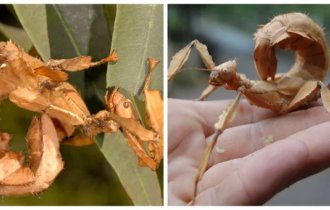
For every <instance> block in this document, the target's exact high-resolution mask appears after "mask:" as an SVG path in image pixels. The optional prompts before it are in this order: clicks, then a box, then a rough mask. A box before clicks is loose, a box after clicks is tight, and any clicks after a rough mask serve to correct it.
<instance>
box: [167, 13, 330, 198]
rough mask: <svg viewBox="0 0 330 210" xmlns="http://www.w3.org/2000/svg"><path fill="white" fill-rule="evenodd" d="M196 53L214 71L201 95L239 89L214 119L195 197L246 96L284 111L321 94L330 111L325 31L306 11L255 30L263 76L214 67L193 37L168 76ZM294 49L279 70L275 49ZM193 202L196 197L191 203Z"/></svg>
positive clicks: (230, 67) (225, 66) (229, 63)
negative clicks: (290, 59) (222, 136)
mask: <svg viewBox="0 0 330 210" xmlns="http://www.w3.org/2000/svg"><path fill="white" fill-rule="evenodd" d="M193 46H195V48H196V50H197V52H198V53H199V55H200V57H201V58H202V60H203V63H204V64H205V66H206V68H207V71H210V72H211V74H210V77H209V86H208V88H206V89H205V90H204V92H203V93H202V94H201V96H200V100H204V99H205V98H206V97H207V96H208V95H210V94H211V93H212V92H213V91H214V90H216V89H217V88H218V87H221V86H223V87H224V88H225V89H227V90H236V91H237V96H236V98H235V99H234V102H233V103H232V104H231V105H229V106H228V108H227V109H226V110H225V111H224V112H223V113H222V114H221V115H220V116H219V121H218V122H216V123H215V129H216V132H215V133H214V136H213V138H212V141H211V143H210V144H209V145H208V147H207V148H206V151H205V153H204V154H205V156H204V157H203V159H202V161H201V164H200V167H199V170H198V174H197V176H196V180H195V189H194V198H195V196H196V188H197V184H198V181H199V180H200V179H201V177H202V175H203V174H204V172H205V170H206V166H207V162H208V159H209V155H210V153H211V151H212V150H213V147H214V145H215V143H216V140H217V138H218V136H219V135H220V134H221V133H222V132H223V131H224V130H225V129H226V127H227V126H228V124H229V123H230V121H231V119H232V118H233V116H234V113H235V111H236V108H237V106H238V104H239V99H240V97H241V95H244V96H245V97H246V98H247V100H248V101H249V102H250V103H251V104H253V105H256V106H259V107H263V108H267V109H271V110H273V111H275V112H277V113H279V114H284V113H287V112H291V111H294V110H297V109H299V108H301V107H302V106H305V105H308V104H309V103H310V102H312V101H314V100H316V99H317V98H318V97H319V95H321V99H322V102H323V105H324V107H325V108H326V110H327V111H328V112H330V92H329V89H328V88H327V87H326V86H325V85H324V84H323V83H322V81H323V79H324V78H325V76H326V73H327V70H328V65H329V54H328V48H327V44H326V41H325V37H324V33H323V30H322V28H321V27H320V26H318V25H317V24H316V23H315V22H314V21H313V20H312V19H310V18H309V17H308V16H307V15H305V14H302V13H288V14H283V15H279V16H277V17H275V18H273V19H272V20H271V21H270V22H269V23H267V24H266V25H264V26H262V27H261V28H259V29H258V31H257V33H256V34H255V49H254V54H253V57H254V62H255V67H256V70H257V73H258V75H259V78H260V80H257V81H255V80H249V79H248V78H246V76H245V75H243V74H239V73H237V72H236V69H237V62H236V61H235V60H231V61H227V62H225V63H223V64H221V65H218V66H215V64H214V62H213V60H212V57H211V56H210V54H209V53H208V51H207V47H206V46H205V45H203V44H201V43H200V42H199V41H197V40H194V41H192V42H191V43H190V44H188V45H187V46H186V47H184V48H183V49H182V50H180V51H179V52H178V53H177V54H175V55H174V57H173V59H172V61H171V63H170V67H169V75H168V79H171V78H173V77H174V75H175V74H176V73H177V72H179V71H180V69H181V68H182V66H183V64H184V63H185V62H186V61H187V59H188V57H189V53H190V50H191V48H192V47H193ZM276 48H282V49H291V50H293V51H295V55H296V60H295V63H294V65H293V66H292V68H291V69H290V70H289V71H288V72H286V73H283V74H276V68H277V60H276V56H275V49H276ZM192 203H193V202H192Z"/></svg>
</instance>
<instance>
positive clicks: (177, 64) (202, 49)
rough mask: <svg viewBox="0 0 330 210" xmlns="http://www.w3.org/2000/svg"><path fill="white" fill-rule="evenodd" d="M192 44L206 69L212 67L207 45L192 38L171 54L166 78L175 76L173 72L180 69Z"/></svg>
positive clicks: (175, 72) (187, 56)
mask: <svg viewBox="0 0 330 210" xmlns="http://www.w3.org/2000/svg"><path fill="white" fill-rule="evenodd" d="M193 46H195V48H196V50H197V52H198V54H199V55H200V57H201V58H202V61H203V63H204V65H205V66H206V68H207V69H212V68H213V67H214V66H215V64H214V62H213V60H212V57H211V55H210V54H209V52H208V51H207V47H206V46H205V45H204V44H202V43H200V42H199V41H198V40H194V41H192V42H190V43H189V44H188V45H187V46H185V47H184V48H182V49H181V50H180V51H179V52H177V53H176V54H175V55H174V56H173V58H172V60H171V63H170V66H169V68H168V80H171V79H172V78H173V77H174V76H175V74H177V73H178V72H179V71H180V70H181V69H182V66H183V65H184V64H185V63H186V61H187V60H188V58H189V55H190V52H191V48H192V47H193Z"/></svg>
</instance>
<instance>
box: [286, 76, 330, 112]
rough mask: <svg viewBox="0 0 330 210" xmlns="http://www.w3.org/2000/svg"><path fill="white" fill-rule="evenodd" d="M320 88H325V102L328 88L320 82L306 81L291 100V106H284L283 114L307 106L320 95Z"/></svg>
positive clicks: (323, 96) (322, 89)
mask: <svg viewBox="0 0 330 210" xmlns="http://www.w3.org/2000/svg"><path fill="white" fill-rule="evenodd" d="M320 86H321V87H323V88H321V96H322V100H323V99H324V98H325V96H326V95H327V92H326V90H325V89H327V88H326V86H324V85H323V84H322V83H321V82H319V81H306V82H305V83H304V84H303V85H302V86H301V88H300V89H299V90H298V92H297V94H296V95H295V97H294V98H293V99H292V100H291V102H290V104H289V105H287V106H284V107H283V108H282V110H281V112H282V113H286V112H289V111H291V110H295V109H297V108H299V107H301V106H302V105H304V104H306V103H307V102H309V101H311V100H313V99H314V98H316V97H317V95H318V93H319V90H320ZM322 93H323V94H322ZM329 95H330V94H329ZM324 101H325V103H326V100H324Z"/></svg>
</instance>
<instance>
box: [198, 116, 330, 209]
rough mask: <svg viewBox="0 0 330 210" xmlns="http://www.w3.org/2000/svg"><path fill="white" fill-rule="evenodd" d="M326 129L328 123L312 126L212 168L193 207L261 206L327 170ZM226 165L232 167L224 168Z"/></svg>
mask: <svg viewBox="0 0 330 210" xmlns="http://www.w3.org/2000/svg"><path fill="white" fill-rule="evenodd" d="M329 127H330V122H325V123H322V124H319V125H316V126H313V127H311V128H309V129H306V130H303V131H300V132H298V133H296V134H293V135H292V136H289V137H287V138H286V139H284V140H283V141H279V142H276V143H274V144H272V145H270V146H268V147H265V148H263V149H261V150H259V151H257V152H255V153H253V154H251V155H249V156H247V157H245V158H242V159H236V160H234V161H228V162H227V163H226V164H218V165H216V166H215V167H212V169H210V170H209V171H207V172H206V173H205V175H204V177H203V179H202V180H201V182H200V185H199V195H198V196H197V199H196V205H202V204H208V205H211V204H212V205H216V204H222V205H248V204H254V205H255V204H261V203H264V202H265V201H267V200H268V199H269V198H271V197H272V196H273V195H275V194H276V193H277V192H279V191H280V190H282V189H284V188H285V187H287V186H289V185H290V184H292V183H294V182H295V181H297V180H298V179H300V178H302V177H304V176H306V175H310V174H311V173H315V172H317V171H321V170H323V169H325V168H327V167H329V166H330V139H329V136H330V129H329ZM238 160H240V161H238ZM230 162H232V168H229V167H224V166H228V164H230ZM233 165H234V166H233ZM228 169H230V173H229V172H228V171H227V170H228ZM224 171H227V172H226V175H225V176H220V178H221V179H219V175H220V174H222V173H224Z"/></svg>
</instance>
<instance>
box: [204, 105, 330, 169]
mask: <svg viewBox="0 0 330 210" xmlns="http://www.w3.org/2000/svg"><path fill="white" fill-rule="evenodd" d="M329 120H330V114H329V113H327V112H326V111H325V110H324V107H322V106H318V107H312V108H309V109H307V110H301V111H297V112H292V113H289V114H286V115H282V116H278V117H275V118H269V119H265V120H262V121H260V122H257V123H254V124H247V125H241V126H238V127H232V128H229V129H227V130H225V131H224V132H223V133H222V134H221V135H220V136H219V138H218V140H217V145H216V146H215V149H214V150H213V151H212V154H211V157H210V161H209V166H212V165H214V164H217V163H220V162H223V161H226V160H230V159H234V158H240V157H244V156H246V155H248V154H250V153H253V152H255V151H257V150H259V149H261V148H263V147H265V146H267V145H269V144H270V143H271V142H275V141H278V140H280V139H284V138H286V137H288V136H290V135H292V134H294V133H296V132H298V131H301V130H304V129H307V128H309V127H312V126H314V125H317V124H320V123H323V122H326V121H329ZM270 141H271V142H270ZM219 148H221V150H222V151H224V152H222V153H219V150H220V149H219Z"/></svg>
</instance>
